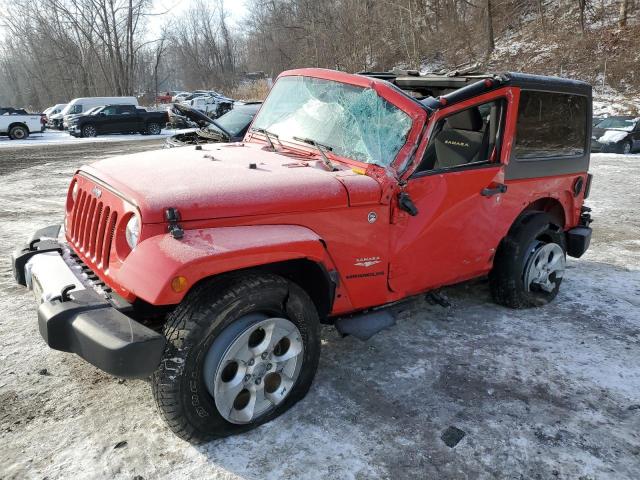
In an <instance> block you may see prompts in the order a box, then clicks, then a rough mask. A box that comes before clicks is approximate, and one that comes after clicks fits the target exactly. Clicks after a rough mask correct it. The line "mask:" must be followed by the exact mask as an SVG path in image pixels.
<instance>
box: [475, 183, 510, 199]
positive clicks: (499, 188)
mask: <svg viewBox="0 0 640 480" xmlns="http://www.w3.org/2000/svg"><path fill="white" fill-rule="evenodd" d="M506 191H507V186H506V185H505V184H504V183H498V184H497V185H496V186H495V187H493V188H488V187H487V188H483V189H482V190H481V191H480V195H482V196H483V197H491V196H493V195H497V194H498V193H504V192H506Z"/></svg>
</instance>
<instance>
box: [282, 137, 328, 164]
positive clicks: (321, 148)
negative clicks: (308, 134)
mask: <svg viewBox="0 0 640 480" xmlns="http://www.w3.org/2000/svg"><path fill="white" fill-rule="evenodd" d="M293 139H294V140H297V141H298V142H302V143H307V144H309V145H313V146H314V147H316V148H317V149H318V151H319V152H320V155H322V163H324V165H325V166H326V167H327V168H328V169H329V171H331V172H335V171H336V170H338V169H337V168H336V166H335V165H334V164H333V163H332V162H331V160H329V157H327V154H326V153H325V152H324V151H325V150H328V151H329V152H330V151H332V150H333V148H331V147H330V146H329V145H324V144H322V143H318V142H316V141H315V140H313V139H312V138H304V137H293Z"/></svg>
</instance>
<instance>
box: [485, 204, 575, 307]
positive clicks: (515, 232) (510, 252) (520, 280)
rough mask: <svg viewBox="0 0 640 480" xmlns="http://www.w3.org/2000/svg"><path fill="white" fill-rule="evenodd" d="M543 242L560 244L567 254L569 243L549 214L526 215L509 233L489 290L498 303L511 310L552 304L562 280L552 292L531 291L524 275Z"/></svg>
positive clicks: (490, 279) (499, 249) (492, 273)
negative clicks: (531, 258)
mask: <svg viewBox="0 0 640 480" xmlns="http://www.w3.org/2000/svg"><path fill="white" fill-rule="evenodd" d="M539 242H544V243H545V244H546V243H550V242H553V243H556V244H558V245H559V246H560V247H561V248H562V251H563V252H565V255H566V250H567V249H566V239H565V234H564V232H563V230H562V227H560V226H559V225H558V221H557V220H555V219H554V217H552V216H551V215H549V214H548V213H546V212H540V211H531V212H526V213H525V214H523V215H522V216H520V218H519V219H518V220H516V222H515V224H514V225H513V226H512V227H511V229H510V230H509V233H508V235H507V236H506V237H505V238H504V239H503V240H502V242H501V243H500V246H499V247H498V250H497V252H496V256H495V260H494V263H493V269H492V270H491V272H490V273H489V287H490V289H491V296H492V297H493V300H494V302H496V303H497V304H499V305H504V306H506V307H510V308H530V307H539V306H542V305H545V304H547V303H549V302H551V301H552V300H553V299H554V298H555V297H556V295H557V294H558V290H559V289H560V283H562V278H558V279H557V280H556V281H555V284H556V285H555V288H554V289H553V291H551V292H546V291H544V290H539V291H527V289H526V287H525V281H524V274H525V267H526V265H527V260H528V259H529V257H530V255H532V251H533V248H534V246H535V245H538V244H539Z"/></svg>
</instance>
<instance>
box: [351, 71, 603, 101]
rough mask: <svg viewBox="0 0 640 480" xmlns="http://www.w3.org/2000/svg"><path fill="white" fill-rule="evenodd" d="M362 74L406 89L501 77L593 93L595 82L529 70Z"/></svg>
mask: <svg viewBox="0 0 640 480" xmlns="http://www.w3.org/2000/svg"><path fill="white" fill-rule="evenodd" d="M360 75H365V76H369V77H374V78H379V79H381V80H387V81H389V82H391V83H393V84H394V85H397V86H398V87H399V88H401V89H403V90H420V89H434V90H442V91H447V90H448V91H452V90H457V89H459V88H462V87H465V86H467V85H470V84H472V83H475V82H477V81H479V80H484V79H487V78H492V79H500V80H501V81H500V85H513V86H517V87H521V88H526V89H529V90H544V91H555V92H562V93H575V94H578V95H587V96H591V85H589V84H588V83H586V82H583V81H580V80H572V79H568V78H561V77H550V76H546V75H532V74H528V73H517V72H506V73H498V74H496V73H486V72H477V71H452V72H447V73H440V72H438V73H427V74H424V75H420V73H419V72H418V71H417V70H392V71H390V72H360Z"/></svg>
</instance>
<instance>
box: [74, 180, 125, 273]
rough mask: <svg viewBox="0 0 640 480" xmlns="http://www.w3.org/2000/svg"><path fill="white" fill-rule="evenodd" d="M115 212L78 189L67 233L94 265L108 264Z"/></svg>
mask: <svg viewBox="0 0 640 480" xmlns="http://www.w3.org/2000/svg"><path fill="white" fill-rule="evenodd" d="M117 220H118V212H116V211H115V210H114V209H112V208H111V207H109V206H108V205H105V202H103V201H101V200H100V198H97V197H96V196H94V195H93V194H92V193H91V192H88V191H86V190H84V189H82V188H79V189H78V196H77V198H76V201H75V204H74V205H73V213H72V217H71V226H70V227H69V228H70V232H69V233H70V235H69V237H70V238H71V242H72V243H73V245H74V246H75V247H76V249H77V252H78V253H80V254H82V256H84V257H85V258H86V259H87V260H89V261H90V262H92V263H93V264H94V265H96V266H97V267H98V268H101V269H102V270H106V269H107V268H108V267H109V254H110V252H111V244H112V243H113V235H114V233H115V229H116V221H117Z"/></svg>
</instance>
